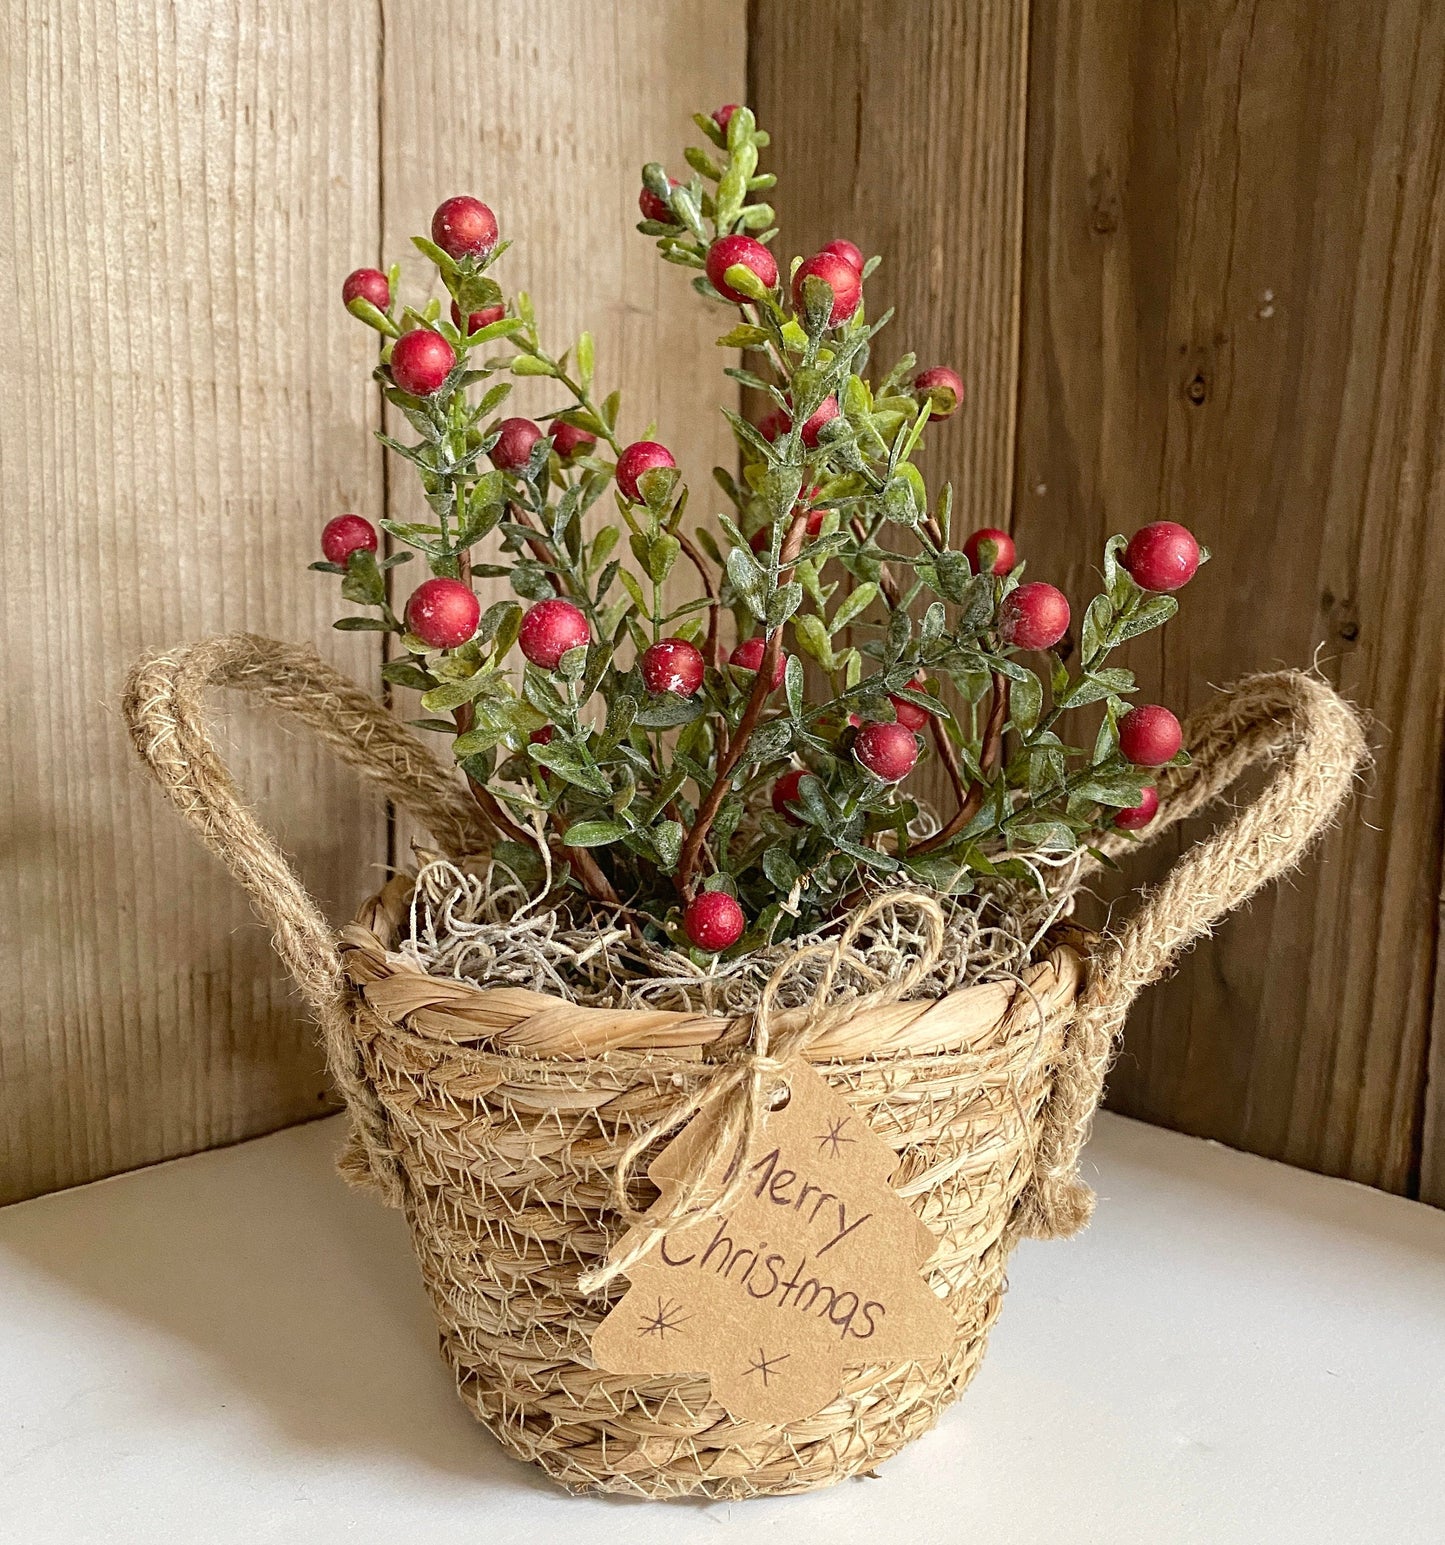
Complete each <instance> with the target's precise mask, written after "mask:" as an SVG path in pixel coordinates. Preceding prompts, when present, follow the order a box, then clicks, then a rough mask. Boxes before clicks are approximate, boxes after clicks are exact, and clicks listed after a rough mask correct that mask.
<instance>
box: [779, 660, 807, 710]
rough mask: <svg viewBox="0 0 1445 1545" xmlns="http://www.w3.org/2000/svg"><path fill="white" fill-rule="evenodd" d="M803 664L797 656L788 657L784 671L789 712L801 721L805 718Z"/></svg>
mask: <svg viewBox="0 0 1445 1545" xmlns="http://www.w3.org/2000/svg"><path fill="white" fill-rule="evenodd" d="M803 675H804V672H803V662H802V661H801V660H800V659H799V658H798V657H797V655H795V654H790V655H789V656H788V663H787V666H786V667H785V668H784V671H783V690H784V691H785V692H786V694H787V698H788V712H789V713H790V714H792V716H793V718H794V719H796V720H798V721H800V722H801V720H802V717H803Z"/></svg>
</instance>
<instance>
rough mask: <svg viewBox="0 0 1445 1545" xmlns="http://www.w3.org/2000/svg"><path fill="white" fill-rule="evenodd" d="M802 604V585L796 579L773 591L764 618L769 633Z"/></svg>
mask: <svg viewBox="0 0 1445 1545" xmlns="http://www.w3.org/2000/svg"><path fill="white" fill-rule="evenodd" d="M802 604H803V587H802V586H801V585H800V584H798V583H797V581H796V580H794V581H792V582H790V583H788V584H786V585H784V586H783V587H782V589H780V590H777V591H775V592H774V593H773V597H772V599H771V600H770V601H769V602H768V610H767V615H766V617H765V618H764V622H765V623H766V625H767V629H768V631H769V632H770V633H771V632H772V630H773V629H774V628H780V627H782V625H783V624H784V623H785V622H786V621H787V620H788V618H789V617H791V616H792V615H793V613H794V612H795V611H797V609H798V608H799V607H800V606H801V605H802Z"/></svg>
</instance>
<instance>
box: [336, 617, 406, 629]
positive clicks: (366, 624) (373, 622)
mask: <svg viewBox="0 0 1445 1545" xmlns="http://www.w3.org/2000/svg"><path fill="white" fill-rule="evenodd" d="M331 626H332V627H333V628H335V629H336V631H337V632H338V633H390V632H391V624H390V623H389V622H383V621H382V620H381V618H380V617H338V618H337V619H336V621H335V622H333V623H332V624H331Z"/></svg>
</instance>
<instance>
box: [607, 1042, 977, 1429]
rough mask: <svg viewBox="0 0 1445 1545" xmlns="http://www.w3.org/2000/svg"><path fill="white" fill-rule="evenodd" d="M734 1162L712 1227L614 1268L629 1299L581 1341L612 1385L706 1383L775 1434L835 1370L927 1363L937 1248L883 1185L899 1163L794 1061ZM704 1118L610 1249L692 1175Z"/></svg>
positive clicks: (939, 1337) (825, 1395)
mask: <svg viewBox="0 0 1445 1545" xmlns="http://www.w3.org/2000/svg"><path fill="white" fill-rule="evenodd" d="M781 1077H782V1079H783V1080H784V1081H785V1083H786V1085H787V1092H786V1097H785V1098H782V1099H780V1100H773V1101H769V1102H768V1105H767V1108H766V1109H765V1111H764V1114H763V1118H762V1120H761V1122H760V1124H759V1126H758V1129H757V1130H756V1131H755V1133H754V1135H753V1140H752V1142H751V1144H750V1146H749V1148H748V1151H747V1152H746V1153H735V1154H734V1155H733V1156H732V1158H731V1160H730V1161H729V1160H726V1159H724V1160H722V1161H719V1163H720V1168H721V1170H722V1173H721V1174H720V1175H719V1176H718V1179H719V1180H720V1181H726V1180H727V1179H729V1178H732V1177H734V1176H736V1174H737V1167H738V1166H739V1165H741V1166H742V1168H743V1170H744V1172H745V1181H744V1184H743V1187H742V1191H741V1195H740V1197H739V1199H738V1200H737V1201H736V1202H735V1203H734V1204H733V1205H732V1206H731V1207H730V1208H729V1209H728V1210H727V1212H726V1213H724V1214H723V1215H722V1216H720V1217H717V1218H710V1219H704V1220H702V1221H694V1222H690V1223H687V1224H683V1225H680V1226H678V1227H675V1228H672V1229H669V1230H668V1232H667V1233H665V1234H664V1235H663V1236H662V1237H661V1238H660V1239H659V1240H658V1241H657V1243H656V1244H654V1245H653V1247H652V1248H651V1249H650V1250H649V1251H648V1252H647V1253H646V1254H645V1255H643V1256H642V1257H641V1258H640V1259H638V1260H636V1261H634V1262H633V1263H632V1265H630V1266H628V1267H627V1268H626V1269H625V1274H626V1276H627V1278H628V1281H629V1286H628V1290H627V1292H626V1293H625V1294H624V1295H623V1296H622V1298H621V1299H620V1300H619V1301H618V1302H617V1303H616V1304H615V1305H614V1306H613V1307H612V1310H611V1312H610V1313H609V1314H608V1315H607V1317H606V1318H605V1319H604V1320H603V1321H602V1323H601V1324H600V1325H599V1326H598V1328H597V1330H596V1331H595V1332H594V1333H593V1336H592V1353H593V1357H594V1359H595V1360H596V1362H597V1365H598V1366H599V1367H601V1368H604V1369H606V1370H607V1371H608V1372H611V1373H626V1374H634V1375H646V1374H704V1375H706V1376H707V1377H708V1378H709V1379H710V1381H711V1383H712V1392H713V1397H714V1398H715V1399H716V1400H717V1401H718V1403H719V1404H721V1405H722V1406H723V1407H724V1408H725V1409H726V1410H727V1411H728V1412H730V1413H731V1414H732V1415H733V1416H735V1417H737V1418H739V1419H740V1420H744V1421H766V1422H773V1423H783V1422H789V1421H795V1420H799V1419H801V1418H803V1417H806V1416H811V1415H813V1414H814V1413H815V1412H817V1411H820V1410H822V1408H823V1407H824V1406H825V1405H827V1404H828V1403H829V1402H830V1401H831V1400H834V1399H836V1398H837V1396H838V1395H839V1394H840V1393H841V1391H842V1390H843V1388H844V1384H845V1381H846V1378H847V1371H848V1370H849V1369H851V1368H861V1367H869V1366H874V1365H883V1366H891V1365H895V1364H898V1363H906V1362H915V1361H916V1362H929V1361H932V1360H935V1359H937V1358H940V1357H942V1356H944V1355H945V1354H946V1353H947V1351H948V1348H949V1346H950V1345H951V1343H952V1342H953V1340H954V1339H955V1338H956V1336H957V1334H958V1332H957V1327H956V1325H955V1324H954V1321H953V1318H952V1316H951V1315H950V1314H949V1312H948V1308H947V1306H946V1305H945V1304H944V1302H943V1301H942V1300H941V1299H940V1298H939V1297H938V1295H937V1294H936V1293H935V1292H934V1291H933V1290H932V1289H931V1288H930V1287H929V1286H928V1283H927V1282H926V1281H925V1279H924V1276H923V1268H924V1266H925V1265H926V1264H927V1262H928V1260H929V1259H930V1257H931V1256H932V1255H933V1253H934V1251H935V1249H936V1246H937V1241H936V1240H935V1239H934V1237H933V1235H932V1234H931V1233H930V1232H929V1230H928V1228H927V1226H926V1225H925V1224H924V1223H923V1222H922V1221H921V1220H920V1219H919V1218H918V1217H917V1216H916V1215H915V1214H914V1212H913V1211H912V1209H911V1208H910V1207H909V1206H908V1204H907V1202H905V1201H904V1200H903V1198H902V1197H900V1196H899V1195H898V1193H897V1192H896V1191H895V1190H894V1189H893V1188H892V1186H891V1185H890V1184H889V1179H890V1177H891V1175H892V1173H893V1170H894V1168H895V1167H896V1165H897V1162H898V1156H897V1154H895V1153H894V1151H893V1150H892V1149H891V1148H890V1147H889V1146H888V1145H887V1143H885V1142H884V1141H883V1139H882V1138H881V1137H879V1136H878V1134H877V1133H876V1132H874V1131H873V1129H872V1128H871V1127H870V1126H869V1125H868V1123H867V1122H866V1121H865V1120H863V1119H862V1118H861V1117H860V1116H859V1115H858V1113H857V1112H856V1111H854V1109H853V1108H852V1106H850V1105H849V1104H848V1102H847V1101H846V1099H844V1098H843V1096H842V1095H841V1094H839V1093H838V1092H837V1091H836V1090H834V1089H833V1088H832V1087H831V1086H830V1085H829V1084H828V1083H827V1082H826V1081H825V1080H824V1079H823V1078H822V1077H821V1076H820V1075H819V1074H818V1073H816V1072H815V1071H814V1070H813V1069H812V1068H811V1067H809V1066H808V1065H807V1064H806V1063H804V1062H802V1061H793V1062H790V1063H788V1064H787V1066H786V1068H785V1069H784V1070H783V1073H782V1074H781ZM710 1120H711V1117H710V1116H709V1115H703V1116H698V1117H694V1119H693V1120H692V1121H691V1122H689V1123H688V1125H687V1126H686V1127H684V1128H683V1130H682V1132H681V1133H680V1134H679V1135H678V1136H677V1137H675V1138H674V1139H673V1140H672V1142H670V1143H669V1144H668V1145H667V1147H666V1148H664V1149H663V1151H662V1152H661V1153H660V1154H659V1155H658V1156H657V1158H656V1159H654V1160H653V1162H652V1163H651V1165H649V1167H648V1174H649V1175H650V1176H651V1177H652V1179H653V1180H654V1181H655V1182H656V1183H657V1186H658V1189H659V1190H660V1191H661V1192H662V1195H661V1197H660V1198H659V1200H658V1202H657V1204H656V1206H655V1208H654V1209H653V1210H652V1211H650V1212H649V1213H648V1214H647V1216H646V1217H644V1218H643V1220H642V1222H641V1223H640V1224H638V1225H637V1227H636V1228H634V1229H633V1230H631V1231H629V1232H628V1234H626V1235H625V1236H624V1237H623V1238H622V1240H620V1241H619V1242H618V1245H617V1247H616V1249H617V1251H618V1253H619V1254H620V1253H621V1252H623V1251H625V1250H626V1249H627V1248H628V1247H629V1246H630V1245H631V1244H633V1243H634V1242H635V1241H637V1240H639V1239H640V1238H642V1237H643V1236H644V1235H645V1233H646V1231H647V1228H648V1223H649V1220H650V1219H651V1217H652V1216H653V1213H654V1212H656V1213H659V1214H660V1213H661V1211H662V1209H663V1208H664V1207H666V1206H667V1205H668V1203H669V1202H670V1201H671V1200H673V1199H674V1198H675V1197H676V1195H677V1193H678V1192H679V1190H680V1189H681V1188H682V1187H683V1186H684V1185H685V1184H686V1183H687V1182H688V1181H689V1180H690V1179H692V1178H693V1169H694V1165H695V1162H696V1161H697V1159H698V1158H699V1156H700V1155H701V1154H702V1153H704V1152H705V1151H706V1141H707V1137H708V1135H709V1131H708V1126H707V1123H708V1122H709V1121H710Z"/></svg>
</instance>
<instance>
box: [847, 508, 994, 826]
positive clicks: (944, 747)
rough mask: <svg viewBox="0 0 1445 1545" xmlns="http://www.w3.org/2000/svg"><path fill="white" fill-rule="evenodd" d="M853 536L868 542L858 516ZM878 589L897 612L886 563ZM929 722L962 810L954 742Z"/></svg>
mask: <svg viewBox="0 0 1445 1545" xmlns="http://www.w3.org/2000/svg"><path fill="white" fill-rule="evenodd" d="M930 518H931V517H930ZM853 535H854V536H856V537H857V538H858V540H859V541H860V542H863V541H866V540H867V537H868V528H867V527H866V526H865V525H864V524H863V521H862V519H861V518H860V517H859V516H857V515H855V516H854V517H853ZM878 588H879V589H880V590H881V591H882V592H883V597H884V599H885V600H886V601H887V602H888V604H889V606H890V607H892V608H893V609H894V610H895V611H896V610H897V609H898V603H899V602H900V601H901V600H902V599H903V592H902V591H901V590H900V589H899V588H898V581H897V580H896V579H895V578H894V577H893V571H892V569H890V568H889V567H888V565H887V564H886V563H880V564H879V565H878ZM928 721H929V723H928V727H929V729H930V731H931V732H932V734H933V746H934V749H935V750H936V751H937V752H938V760H939V761H940V762H942V763H943V768H944V771H945V772H946V773H947V774H948V781H949V782H950V783H951V784H952V785H953V797H954V799H955V800H956V801H957V802H958V804H959V806H960V808H961V807H962V806H963V803H964V801H965V799H966V798H967V794H966V791H965V789H964V786H963V774H962V773H961V772H960V771H959V767H958V754H957V753H956V752H955V751H954V749H953V742H952V741H951V740H950V739H949V738H948V731H947V730H946V729H944V727H943V721H942V720H941V719H940V718H939V717H938V715H937V714H929V716H928Z"/></svg>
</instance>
